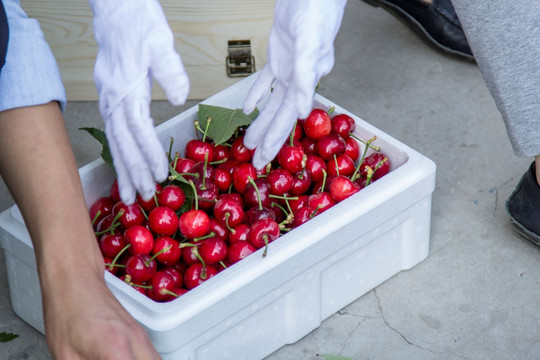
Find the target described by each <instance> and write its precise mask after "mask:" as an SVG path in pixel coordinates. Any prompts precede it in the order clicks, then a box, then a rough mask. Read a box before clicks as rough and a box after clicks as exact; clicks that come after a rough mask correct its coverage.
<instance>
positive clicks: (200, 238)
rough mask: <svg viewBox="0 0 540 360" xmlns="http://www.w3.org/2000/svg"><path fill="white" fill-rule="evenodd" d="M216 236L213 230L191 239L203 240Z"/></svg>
mask: <svg viewBox="0 0 540 360" xmlns="http://www.w3.org/2000/svg"><path fill="white" fill-rule="evenodd" d="M214 236H216V233H215V232H213V231H212V232H210V233H209V234H206V235H204V236H201V237H198V238H194V239H193V241H194V242H197V241H201V240H204V239H210V238H212V237H214Z"/></svg>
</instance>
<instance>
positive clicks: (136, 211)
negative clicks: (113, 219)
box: [112, 201, 146, 229]
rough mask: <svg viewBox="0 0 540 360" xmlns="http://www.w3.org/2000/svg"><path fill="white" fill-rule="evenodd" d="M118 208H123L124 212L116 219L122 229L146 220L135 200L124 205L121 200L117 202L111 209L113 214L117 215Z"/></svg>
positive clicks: (140, 223)
mask: <svg viewBox="0 0 540 360" xmlns="http://www.w3.org/2000/svg"><path fill="white" fill-rule="evenodd" d="M120 210H123V211H124V214H123V215H122V216H120V218H119V219H118V220H119V221H120V224H122V226H123V227H124V229H127V228H130V227H131V226H134V225H142V224H144V223H145V222H146V219H145V217H144V213H143V211H142V209H141V207H140V206H139V204H137V203H136V202H135V203H133V204H131V205H126V204H125V203H124V202H122V201H119V202H117V203H116V204H115V205H114V207H113V210H112V213H113V215H117V214H118V212H119V211H120Z"/></svg>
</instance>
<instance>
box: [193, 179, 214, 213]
mask: <svg viewBox="0 0 540 360" xmlns="http://www.w3.org/2000/svg"><path fill="white" fill-rule="evenodd" d="M194 185H195V188H196V189H197V200H198V207H199V209H201V210H210V209H211V208H212V207H213V206H214V204H215V203H216V200H217V195H218V192H219V189H218V187H217V185H216V183H215V182H213V181H211V180H209V179H208V180H206V181H205V182H204V183H203V182H202V181H200V180H197V181H195V182H194Z"/></svg>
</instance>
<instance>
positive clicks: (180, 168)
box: [174, 158, 195, 174]
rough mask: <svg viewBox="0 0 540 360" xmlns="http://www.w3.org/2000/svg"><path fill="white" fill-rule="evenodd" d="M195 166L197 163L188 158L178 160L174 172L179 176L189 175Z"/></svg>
mask: <svg viewBox="0 0 540 360" xmlns="http://www.w3.org/2000/svg"><path fill="white" fill-rule="evenodd" d="M193 165H195V161H193V160H191V159H187V158H178V159H177V160H176V165H175V166H174V170H175V171H176V172H177V173H179V174H185V173H189V169H191V167H192V166H193Z"/></svg>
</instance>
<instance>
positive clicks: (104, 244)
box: [99, 234, 128, 259]
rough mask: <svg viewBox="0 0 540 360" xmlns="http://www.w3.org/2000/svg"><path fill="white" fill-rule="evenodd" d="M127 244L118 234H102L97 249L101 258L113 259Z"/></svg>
mask: <svg viewBox="0 0 540 360" xmlns="http://www.w3.org/2000/svg"><path fill="white" fill-rule="evenodd" d="M127 244H128V242H127V241H126V239H125V238H124V236H123V235H120V234H104V235H102V236H101V238H100V241H99V248H100V250H101V253H102V254H103V256H106V257H109V258H111V259H114V258H115V257H116V255H118V253H119V252H120V251H122V249H124V248H125V247H126V245H127Z"/></svg>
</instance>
